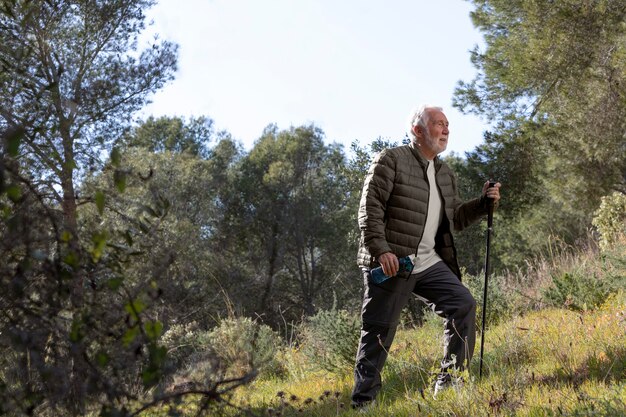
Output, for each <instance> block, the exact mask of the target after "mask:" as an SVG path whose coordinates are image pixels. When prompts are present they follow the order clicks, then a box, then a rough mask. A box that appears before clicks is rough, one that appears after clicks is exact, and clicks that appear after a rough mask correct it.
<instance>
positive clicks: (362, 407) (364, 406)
mask: <svg viewBox="0 0 626 417" xmlns="http://www.w3.org/2000/svg"><path fill="white" fill-rule="evenodd" d="M375 405H376V400H372V401H363V402H360V403H352V408H353V409H355V410H358V412H359V414H365V413H367V412H368V411H369V410H370V408H372V407H374V406H375Z"/></svg>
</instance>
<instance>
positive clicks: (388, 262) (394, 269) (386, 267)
mask: <svg viewBox="0 0 626 417" xmlns="http://www.w3.org/2000/svg"><path fill="white" fill-rule="evenodd" d="M378 263H379V264H380V265H381V266H382V267H383V272H384V273H385V275H387V276H388V277H393V276H395V275H396V274H397V273H398V269H400V263H399V262H398V257H397V256H396V255H394V254H393V253H391V252H385V253H383V254H382V255H380V256H379V257H378Z"/></svg>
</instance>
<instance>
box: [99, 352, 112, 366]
mask: <svg viewBox="0 0 626 417" xmlns="http://www.w3.org/2000/svg"><path fill="white" fill-rule="evenodd" d="M110 360H111V357H110V356H109V355H108V354H107V353H106V352H98V353H97V354H96V362H97V363H98V365H100V366H101V367H105V366H106V365H107V364H108V363H109V362H110Z"/></svg>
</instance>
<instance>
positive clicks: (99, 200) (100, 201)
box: [95, 191, 104, 215]
mask: <svg viewBox="0 0 626 417" xmlns="http://www.w3.org/2000/svg"><path fill="white" fill-rule="evenodd" d="M95 200H96V207H97V208H98V213H99V214H100V215H102V213H103V212H104V193H103V192H102V191H97V192H96V196H95Z"/></svg>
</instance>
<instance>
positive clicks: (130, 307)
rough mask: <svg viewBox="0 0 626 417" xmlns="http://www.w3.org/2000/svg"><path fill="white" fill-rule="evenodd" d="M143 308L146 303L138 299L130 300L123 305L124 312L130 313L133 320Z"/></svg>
mask: <svg viewBox="0 0 626 417" xmlns="http://www.w3.org/2000/svg"><path fill="white" fill-rule="evenodd" d="M145 309H146V304H145V303H144V302H143V301H141V300H139V299H136V300H133V301H132V302H130V303H128V304H126V305H125V306H124V310H126V312H127V313H128V314H130V316H131V317H132V318H133V319H135V320H136V319H137V318H138V315H139V314H141V312H142V311H144V310H145Z"/></svg>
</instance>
